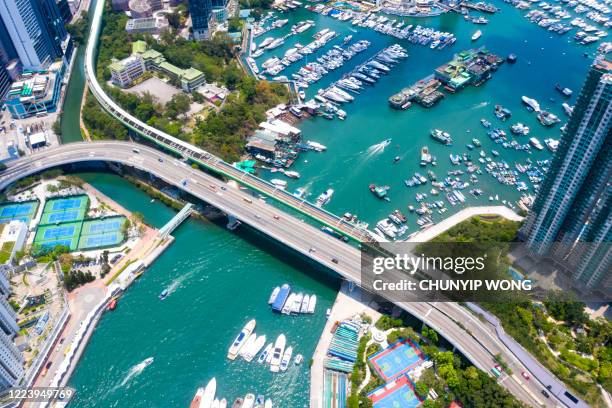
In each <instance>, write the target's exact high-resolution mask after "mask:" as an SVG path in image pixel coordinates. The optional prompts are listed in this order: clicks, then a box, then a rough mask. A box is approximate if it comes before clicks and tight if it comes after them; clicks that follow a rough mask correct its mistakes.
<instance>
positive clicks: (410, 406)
mask: <svg viewBox="0 0 612 408" xmlns="http://www.w3.org/2000/svg"><path fill="white" fill-rule="evenodd" d="M368 397H370V399H371V400H372V406H373V407H374V408H416V407H418V406H419V405H421V400H420V399H419V397H417V395H416V393H415V392H414V385H413V384H412V382H411V381H410V379H409V378H408V377H406V376H402V377H399V378H398V379H397V380H395V381H392V382H390V383H388V384H385V385H383V386H381V387H379V388H377V389H375V390H374V391H372V392H371V393H370V394H368Z"/></svg>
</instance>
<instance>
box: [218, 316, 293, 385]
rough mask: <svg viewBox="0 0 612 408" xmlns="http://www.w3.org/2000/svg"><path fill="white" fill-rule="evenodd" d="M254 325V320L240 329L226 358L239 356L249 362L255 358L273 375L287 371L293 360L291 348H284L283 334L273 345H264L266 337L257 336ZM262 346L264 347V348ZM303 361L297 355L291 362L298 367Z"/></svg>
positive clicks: (231, 358) (232, 358)
mask: <svg viewBox="0 0 612 408" xmlns="http://www.w3.org/2000/svg"><path fill="white" fill-rule="evenodd" d="M256 324H257V322H256V321H255V319H252V320H250V321H249V322H248V323H247V324H246V325H245V326H244V327H243V328H242V330H241V331H240V333H238V335H237V336H236V338H235V339H234V341H233V342H232V345H231V346H230V348H229V351H228V352H227V358H228V359H230V360H235V359H236V358H237V357H238V356H240V357H242V358H243V359H244V360H245V361H247V362H251V361H252V360H253V359H254V358H255V357H257V363H259V364H267V365H269V366H270V371H271V372H273V373H278V372H284V371H287V368H288V367H289V363H290V362H291V360H292V358H293V347H291V346H288V347H285V346H286V343H287V339H286V337H285V335H284V334H281V335H279V336H278V337H277V338H276V341H275V342H274V343H272V342H270V343H268V344H267V345H266V336H265V335H260V336H258V335H257V334H256V333H255V326H256ZM264 345H266V346H265V348H264ZM262 349H263V350H262ZM258 354H259V355H258ZM303 359H304V357H303V356H302V355H301V354H297V355H296V356H295V358H294V359H293V362H294V364H296V365H298V364H301V362H302V361H303Z"/></svg>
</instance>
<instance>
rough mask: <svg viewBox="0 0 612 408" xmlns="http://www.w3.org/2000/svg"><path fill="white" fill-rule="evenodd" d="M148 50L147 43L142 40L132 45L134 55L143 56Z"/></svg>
mask: <svg viewBox="0 0 612 408" xmlns="http://www.w3.org/2000/svg"><path fill="white" fill-rule="evenodd" d="M146 50H147V43H146V42H145V41H142V40H138V41H134V42H133V43H132V54H142V53H144V52H145V51H146Z"/></svg>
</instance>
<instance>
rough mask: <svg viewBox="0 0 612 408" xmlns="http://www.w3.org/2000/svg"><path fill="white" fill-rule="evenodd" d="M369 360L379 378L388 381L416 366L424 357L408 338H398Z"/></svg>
mask: <svg viewBox="0 0 612 408" xmlns="http://www.w3.org/2000/svg"><path fill="white" fill-rule="evenodd" d="M369 360H370V363H372V366H373V367H374V369H375V370H376V372H377V373H378V374H379V375H380V376H381V378H383V379H384V380H385V381H389V380H392V379H394V378H396V377H398V376H400V375H402V374H404V373H407V372H408V371H410V370H412V369H414V368H416V367H417V366H418V365H419V364H421V362H422V361H423V360H424V358H423V353H421V350H419V348H418V347H417V346H416V345H414V344H413V343H412V342H411V341H410V340H398V341H396V342H395V343H393V344H391V345H390V346H389V347H387V348H386V349H384V350H382V351H379V352H378V353H376V354H374V355H373V356H372V357H370V359H369Z"/></svg>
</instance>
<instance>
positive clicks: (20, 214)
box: [0, 201, 38, 222]
mask: <svg viewBox="0 0 612 408" xmlns="http://www.w3.org/2000/svg"><path fill="white" fill-rule="evenodd" d="M37 209H38V201H25V202H22V203H4V204H1V205H0V222H9V221H13V220H19V221H24V222H30V220H31V219H32V217H34V214H36V210H37Z"/></svg>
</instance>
